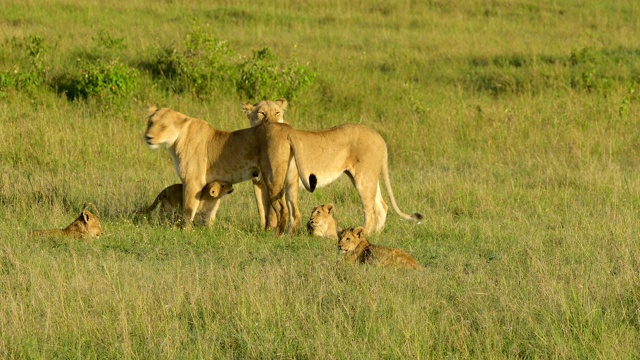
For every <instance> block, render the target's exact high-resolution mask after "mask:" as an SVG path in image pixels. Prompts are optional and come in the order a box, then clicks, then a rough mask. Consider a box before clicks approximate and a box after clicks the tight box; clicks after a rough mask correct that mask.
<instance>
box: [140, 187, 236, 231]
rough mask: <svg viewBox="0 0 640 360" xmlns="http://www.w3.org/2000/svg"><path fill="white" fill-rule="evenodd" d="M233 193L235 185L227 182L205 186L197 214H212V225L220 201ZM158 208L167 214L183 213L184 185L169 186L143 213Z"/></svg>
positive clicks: (208, 221) (210, 220) (209, 223)
mask: <svg viewBox="0 0 640 360" xmlns="http://www.w3.org/2000/svg"><path fill="white" fill-rule="evenodd" d="M232 192H233V185H232V184H230V183H228V182H226V181H219V180H214V181H212V182H210V183H208V184H207V185H205V186H204V188H203V189H202V192H201V193H200V204H199V205H198V211H197V213H207V214H208V213H211V215H210V216H209V218H208V219H207V224H208V225H211V224H213V222H214V221H215V217H216V213H217V210H218V207H219V206H220V200H221V198H222V197H224V196H226V195H229V194H231V193H232ZM158 206H160V208H161V209H162V211H164V212H165V213H171V212H174V211H182V209H183V186H182V184H173V185H170V186H167V187H166V188H165V189H164V190H162V191H161V192H160V194H158V196H156V199H155V200H154V201H153V203H152V204H151V205H150V206H149V207H147V208H146V209H145V210H144V211H143V213H147V214H148V213H150V212H152V211H153V210H155V209H156V208H157V207H158Z"/></svg>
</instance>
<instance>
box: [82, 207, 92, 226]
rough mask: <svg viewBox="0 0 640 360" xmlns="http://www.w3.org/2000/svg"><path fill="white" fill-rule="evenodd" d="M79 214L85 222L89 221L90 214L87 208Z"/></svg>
mask: <svg viewBox="0 0 640 360" xmlns="http://www.w3.org/2000/svg"><path fill="white" fill-rule="evenodd" d="M80 215H81V216H82V220H83V221H84V222H85V224H87V223H89V219H90V217H91V214H90V213H89V212H88V211H87V210H82V212H81V213H80Z"/></svg>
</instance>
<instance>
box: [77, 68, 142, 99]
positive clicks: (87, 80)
mask: <svg viewBox="0 0 640 360" xmlns="http://www.w3.org/2000/svg"><path fill="white" fill-rule="evenodd" d="M137 80H138V71H137V70H136V69H131V68H129V67H127V66H126V65H125V64H123V63H122V62H121V61H120V60H118V59H116V60H114V61H111V62H109V63H103V62H98V63H97V64H87V66H86V68H85V70H84V73H83V74H82V76H81V77H80V79H79V81H78V82H77V84H78V88H77V91H78V94H79V95H81V96H83V97H86V98H89V97H99V98H107V99H108V98H113V97H120V96H125V95H129V94H130V93H131V91H132V90H133V88H134V86H135V85H136V83H137Z"/></svg>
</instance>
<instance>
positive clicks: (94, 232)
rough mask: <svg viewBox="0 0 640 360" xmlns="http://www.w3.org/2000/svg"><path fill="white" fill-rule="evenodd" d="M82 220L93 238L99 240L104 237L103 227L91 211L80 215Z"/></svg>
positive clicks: (85, 211)
mask: <svg viewBox="0 0 640 360" xmlns="http://www.w3.org/2000/svg"><path fill="white" fill-rule="evenodd" d="M80 220H81V221H82V222H83V223H84V225H85V228H86V229H87V231H88V232H89V235H91V236H92V237H97V238H99V237H100V235H102V226H101V225H100V220H98V217H96V216H95V215H93V214H92V213H91V212H89V210H84V211H82V213H81V214H80Z"/></svg>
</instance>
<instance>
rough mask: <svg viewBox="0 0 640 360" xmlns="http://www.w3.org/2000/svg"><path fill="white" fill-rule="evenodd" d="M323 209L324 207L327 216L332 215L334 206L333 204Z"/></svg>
mask: <svg viewBox="0 0 640 360" xmlns="http://www.w3.org/2000/svg"><path fill="white" fill-rule="evenodd" d="M324 207H325V209H327V212H328V213H329V214H333V209H334V205H333V204H327V205H325V206H324Z"/></svg>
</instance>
